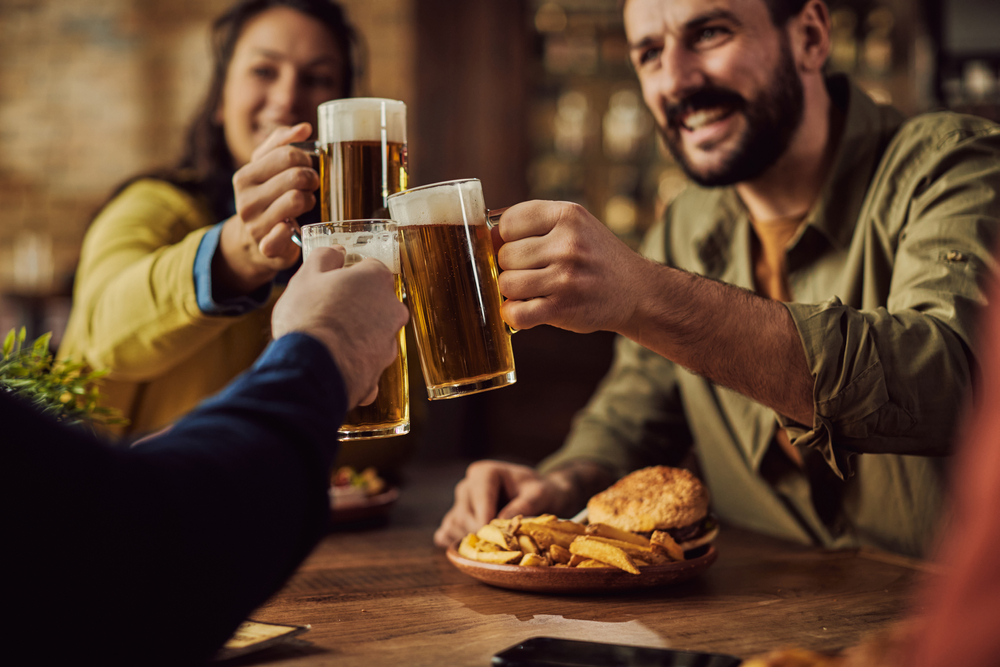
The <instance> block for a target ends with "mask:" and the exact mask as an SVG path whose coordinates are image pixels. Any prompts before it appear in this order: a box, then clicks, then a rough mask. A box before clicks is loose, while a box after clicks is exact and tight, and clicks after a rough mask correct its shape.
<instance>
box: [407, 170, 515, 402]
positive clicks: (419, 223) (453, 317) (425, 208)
mask: <svg viewBox="0 0 1000 667" xmlns="http://www.w3.org/2000/svg"><path fill="white" fill-rule="evenodd" d="M482 201H483V198H482V187H481V186H480V185H479V181H456V182H452V183H446V184H439V185H436V186H425V187H422V188H415V189H413V190H410V191H408V192H405V193H400V194H398V195H394V196H392V197H390V198H389V207H390V209H391V211H392V215H393V219H394V220H396V221H397V223H398V224H399V240H400V262H401V264H402V271H403V278H404V280H405V281H406V298H407V302H408V305H409V307H410V321H411V322H412V323H413V331H414V334H415V337H416V341H417V348H418V350H419V352H420V365H421V369H422V370H423V373H424V382H425V383H426V385H427V395H428V398H430V399H431V400H434V399H439V398H453V397H455V396H462V395H465V394H472V393H476V392H480V391H486V390H488V389H495V388H497V387H503V386H506V385H508V384H513V383H514V382H516V380H517V376H516V374H515V371H514V353H513V350H512V348H511V344H510V333H509V331H508V329H507V325H506V324H505V323H504V321H503V318H502V317H501V316H500V304H501V297H500V290H499V288H498V286H497V273H498V270H497V263H496V257H495V255H494V253H493V242H492V239H491V236H490V227H489V225H488V224H487V221H486V208H485V206H483V205H482Z"/></svg>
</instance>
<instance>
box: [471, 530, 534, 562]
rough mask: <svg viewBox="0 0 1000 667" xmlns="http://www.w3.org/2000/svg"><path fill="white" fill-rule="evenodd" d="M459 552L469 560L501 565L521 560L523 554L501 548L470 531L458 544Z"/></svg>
mask: <svg viewBox="0 0 1000 667" xmlns="http://www.w3.org/2000/svg"><path fill="white" fill-rule="evenodd" d="M458 553H459V555H461V556H462V557H463V558H468V559H469V560H475V561H479V562H480V563H499V564H501V565H502V564H506V563H512V562H514V561H517V560H520V559H521V557H522V556H523V554H522V553H521V552H520V551H505V550H501V549H500V548H499V547H498V546H497V545H496V544H493V543H492V542H487V541H486V540H482V539H480V538H479V536H478V535H476V534H475V533H469V534H468V535H466V536H465V537H463V538H462V541H461V542H459V544H458Z"/></svg>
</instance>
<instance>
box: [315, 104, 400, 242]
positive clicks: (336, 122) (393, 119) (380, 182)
mask: <svg viewBox="0 0 1000 667" xmlns="http://www.w3.org/2000/svg"><path fill="white" fill-rule="evenodd" d="M317 115H318V125H319V128H318V130H317V134H318V137H319V141H318V142H317V144H318V145H319V150H320V152H321V160H320V174H319V178H320V215H321V218H320V219H321V220H324V221H333V222H335V221H337V220H355V219H362V218H388V217H389V211H388V209H387V204H386V199H387V198H388V197H389V195H391V194H393V193H394V192H399V191H400V190H405V189H406V186H407V172H406V168H407V165H406V104H404V103H403V102H400V101H399V100H387V99H381V98H375V97H355V98H347V99H342V100H331V101H329V102H324V103H323V104H321V105H319V108H318V109H317Z"/></svg>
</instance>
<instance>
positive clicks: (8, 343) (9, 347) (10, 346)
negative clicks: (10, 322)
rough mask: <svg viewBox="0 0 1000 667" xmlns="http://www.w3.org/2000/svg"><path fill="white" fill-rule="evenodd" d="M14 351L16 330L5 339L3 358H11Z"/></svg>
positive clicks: (11, 331) (10, 332)
mask: <svg viewBox="0 0 1000 667" xmlns="http://www.w3.org/2000/svg"><path fill="white" fill-rule="evenodd" d="M13 350H14V330H13V329H11V330H10V331H9V332H8V333H7V337H6V338H4V339H3V358H4V359H6V358H7V357H9V356H10V353H11V352H12V351H13Z"/></svg>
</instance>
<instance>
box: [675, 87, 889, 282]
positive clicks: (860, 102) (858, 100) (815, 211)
mask: <svg viewBox="0 0 1000 667" xmlns="http://www.w3.org/2000/svg"><path fill="white" fill-rule="evenodd" d="M826 86H827V90H828V91H829V93H830V98H831V101H832V103H833V104H834V105H835V106H837V107H838V108H839V109H841V110H842V111H843V112H844V115H845V121H844V127H843V130H842V132H841V136H840V140H839V143H838V146H837V149H836V152H835V154H834V159H833V164H832V167H831V169H830V173H829V174H828V175H827V177H826V181H825V182H824V184H823V187H822V188H821V189H820V194H819V197H818V198H817V200H816V203H815V204H814V205H813V207H812V209H811V210H810V212H809V214H808V215H807V216H806V219H805V225H806V226H809V227H812V228H814V229H816V230H817V231H818V232H820V233H821V234H822V235H823V237H825V238H826V239H827V241H828V242H829V243H830V244H831V245H832V246H833V247H834V248H837V249H843V248H846V247H848V246H849V245H850V243H851V237H852V236H853V235H854V228H855V225H856V224H857V217H858V213H859V212H860V211H861V205H862V203H863V202H864V198H865V194H866V193H867V191H868V185H869V183H870V181H871V177H872V174H873V173H874V171H875V168H876V167H877V166H878V163H879V161H880V159H881V157H882V153H883V151H884V150H885V147H886V144H887V143H888V141H889V139H891V138H892V136H893V134H894V133H895V131H896V130H897V129H898V128H899V125H900V124H901V123H902V119H903V117H902V115H901V114H899V112H897V111H895V110H894V109H891V108H890V107H880V106H878V105H877V104H875V102H873V101H872V99H871V98H870V97H868V95H867V94H865V92H864V91H862V90H861V89H860V88H858V87H857V86H855V85H854V84H852V83H851V82H850V81H849V80H848V79H847V77H846V76H843V75H833V76H830V77H828V78H827V80H826ZM717 197H718V199H717V206H715V207H714V211H713V214H712V215H713V217H714V220H710V221H708V225H707V226H706V231H705V233H704V234H703V235H702V236H701V237H700V238H698V239H697V240H696V241H695V247H696V248H697V252H698V256H699V259H700V260H701V262H702V264H703V266H704V270H705V275H708V276H711V277H721V276H722V274H723V272H724V271H725V270H726V266H727V265H728V264H729V263H730V260H731V259H732V257H733V256H734V251H735V250H736V248H734V243H739V245H740V246H743V245H745V244H744V242H743V241H742V240H740V239H739V237H740V236H741V235H742V234H743V230H746V233H749V214H748V212H747V210H746V207H745V206H744V205H743V202H742V200H741V199H740V197H739V195H738V194H737V193H736V188H734V187H732V186H728V187H725V188H721V189H720V190H719V191H718V192H717ZM800 236H801V234H800Z"/></svg>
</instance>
